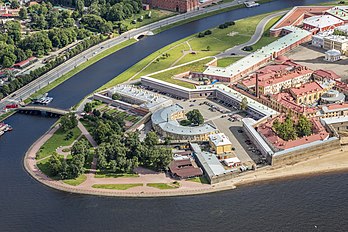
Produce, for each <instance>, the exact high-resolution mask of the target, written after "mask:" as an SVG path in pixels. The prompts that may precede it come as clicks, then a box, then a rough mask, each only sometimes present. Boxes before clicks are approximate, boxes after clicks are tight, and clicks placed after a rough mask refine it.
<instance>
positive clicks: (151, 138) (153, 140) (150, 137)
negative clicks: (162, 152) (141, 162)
mask: <svg viewBox="0 0 348 232" xmlns="http://www.w3.org/2000/svg"><path fill="white" fill-rule="evenodd" d="M144 142H145V145H146V146H148V147H154V146H155V145H157V144H158V136H157V134H156V132H154V131H150V132H149V133H147V135H146V137H145V140H144Z"/></svg>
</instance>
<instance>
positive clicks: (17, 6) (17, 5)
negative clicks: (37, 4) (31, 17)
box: [10, 0, 19, 9]
mask: <svg viewBox="0 0 348 232" xmlns="http://www.w3.org/2000/svg"><path fill="white" fill-rule="evenodd" d="M10 7H11V9H17V8H19V3H18V1H17V0H12V2H11V6H10Z"/></svg>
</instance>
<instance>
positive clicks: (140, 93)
mask: <svg viewBox="0 0 348 232" xmlns="http://www.w3.org/2000/svg"><path fill="white" fill-rule="evenodd" d="M108 93H109V96H110V95H112V94H114V93H118V94H120V95H121V96H124V97H128V98H131V99H136V100H137V101H139V102H141V103H142V104H141V105H140V106H142V107H144V108H148V109H151V108H152V107H155V106H157V105H159V104H162V103H164V102H169V101H171V100H170V99H168V98H165V97H163V96H162V95H159V94H156V93H153V92H150V91H147V90H144V89H141V88H139V87H136V86H133V85H116V86H114V87H112V88H110V89H109V90H108Z"/></svg>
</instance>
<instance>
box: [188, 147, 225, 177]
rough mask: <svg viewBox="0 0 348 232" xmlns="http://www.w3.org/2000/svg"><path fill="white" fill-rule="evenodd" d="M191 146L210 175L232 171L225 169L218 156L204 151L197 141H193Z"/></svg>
mask: <svg viewBox="0 0 348 232" xmlns="http://www.w3.org/2000/svg"><path fill="white" fill-rule="evenodd" d="M191 147H192V149H193V151H194V153H195V155H196V157H197V159H198V160H199V163H200V164H201V165H202V166H203V167H202V168H203V169H204V171H205V172H206V173H207V175H208V176H209V177H214V176H219V175H223V174H226V173H229V172H231V171H230V170H225V169H224V167H223V166H222V164H221V163H220V161H219V160H218V158H217V157H216V156H215V155H214V154H212V153H209V152H205V151H202V150H201V148H200V147H199V146H198V144H196V143H191Z"/></svg>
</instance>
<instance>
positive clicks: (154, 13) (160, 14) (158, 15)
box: [122, 9, 177, 30]
mask: <svg viewBox="0 0 348 232" xmlns="http://www.w3.org/2000/svg"><path fill="white" fill-rule="evenodd" d="M150 11H151V18H147V17H146V15H147V14H148V13H149V11H141V12H140V13H139V14H135V15H134V16H133V17H131V18H129V19H125V20H123V21H122V23H123V24H124V25H126V26H127V28H128V30H130V29H133V28H139V27H142V26H145V25H148V24H150V23H153V22H157V21H159V20H161V19H165V18H168V17H171V16H174V15H176V14H177V13H175V12H171V11H165V10H157V9H151V10H150ZM141 16H143V21H142V22H140V21H139V20H138V19H139V18H140V17H141ZM133 20H137V22H136V23H135V24H133V23H132V21H133Z"/></svg>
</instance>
